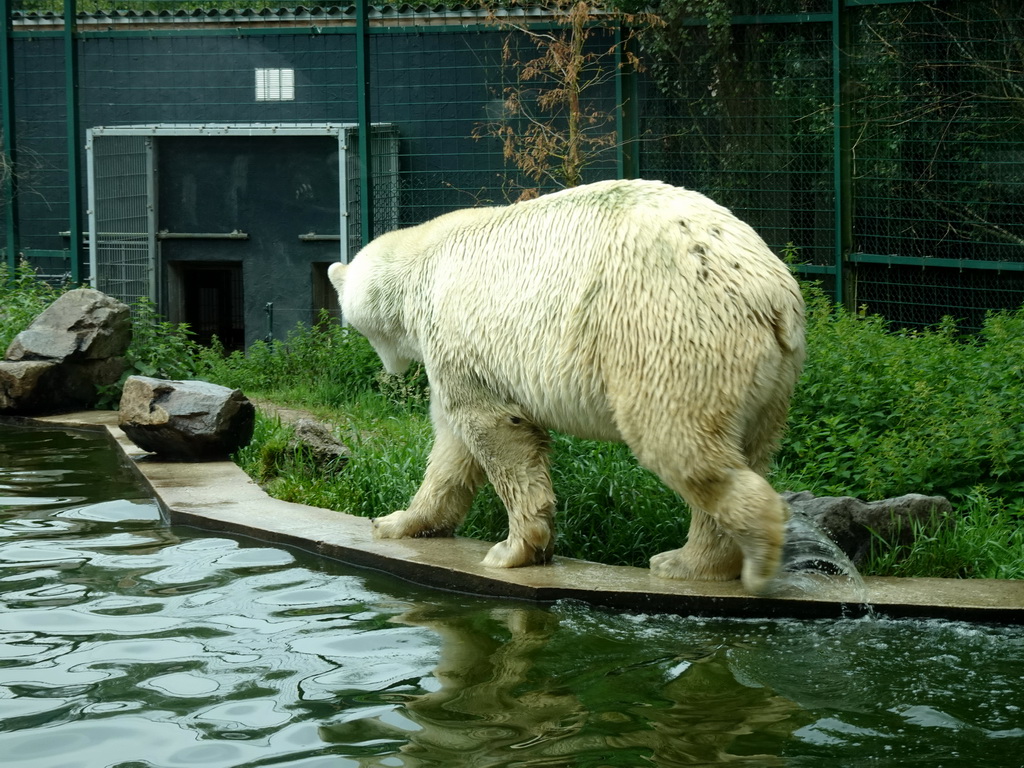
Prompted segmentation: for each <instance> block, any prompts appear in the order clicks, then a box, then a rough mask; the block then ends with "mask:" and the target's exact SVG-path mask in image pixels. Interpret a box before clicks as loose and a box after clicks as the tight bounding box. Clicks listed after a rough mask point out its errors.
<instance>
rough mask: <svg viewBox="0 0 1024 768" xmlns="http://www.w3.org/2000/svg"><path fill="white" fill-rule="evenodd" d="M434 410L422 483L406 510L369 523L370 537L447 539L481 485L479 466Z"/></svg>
mask: <svg viewBox="0 0 1024 768" xmlns="http://www.w3.org/2000/svg"><path fill="white" fill-rule="evenodd" d="M436 410H437V409H434V408H432V411H433V416H434V446H433V448H431V450H430V457H429V458H428V459H427V471H426V473H425V475H424V477H423V483H422V484H421V485H420V487H419V490H417V491H416V495H415V496H413V498H412V501H410V502H409V508H408V509H402V510H399V511H397V512H392V513H391V514H390V515H385V516H384V517H378V518H377V519H375V520H374V521H373V535H374V536H375V537H376V538H378V539H403V538H409V537H428V536H451V535H452V533H454V531H455V529H456V528H457V527H458V525H459V524H460V523H461V522H462V520H463V518H465V516H466V513H467V512H468V511H469V506H470V504H472V503H473V497H474V496H475V495H476V492H477V490H478V489H479V488H480V485H481V484H482V483H483V480H484V472H483V469H481V467H480V464H479V463H478V462H477V460H476V459H475V458H473V454H472V453H471V452H470V451H469V448H468V447H467V446H466V444H465V443H464V442H463V441H462V440H460V439H459V438H458V437H456V436H455V435H454V434H453V433H452V430H451V428H450V427H449V425H448V421H447V419H446V418H444V416H443V415H442V414H440V413H437V412H436Z"/></svg>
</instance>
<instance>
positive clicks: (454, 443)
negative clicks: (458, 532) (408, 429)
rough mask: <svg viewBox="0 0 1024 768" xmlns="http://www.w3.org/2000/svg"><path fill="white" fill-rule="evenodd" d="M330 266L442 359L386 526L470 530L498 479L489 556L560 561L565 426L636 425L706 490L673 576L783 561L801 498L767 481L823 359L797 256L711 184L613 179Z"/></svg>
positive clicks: (675, 477)
mask: <svg viewBox="0 0 1024 768" xmlns="http://www.w3.org/2000/svg"><path fill="white" fill-rule="evenodd" d="M328 274H329V276H330V279H331V282H332V283H333V285H334V287H335V288H336V289H337V291H338V294H339V297H340V302H341V308H342V313H343V316H344V317H345V319H346V320H347V322H349V323H350V324H351V325H352V326H354V327H355V328H356V329H357V330H359V331H360V332H361V333H363V334H364V335H365V336H366V337H367V338H368V339H369V341H370V343H371V344H372V345H373V347H374V349H376V351H377V353H378V354H379V355H380V358H381V360H382V362H383V364H384V366H385V368H386V369H387V370H388V371H389V372H392V373H400V372H402V371H404V370H406V369H407V367H408V366H409V364H410V362H411V361H413V360H417V361H421V362H422V363H423V365H424V368H425V370H426V374H427V379H428V381H429V384H430V398H431V419H432V421H433V426H434V432H435V436H434V444H433V447H432V449H431V452H430V456H429V460H428V464H427V470H426V474H425V477H424V479H423V483H422V485H421V486H420V488H419V490H418V491H417V492H416V494H415V495H414V496H413V498H412V500H411V501H410V503H409V505H408V508H407V509H404V510H400V511H397V512H394V513H392V514H389V515H387V516H385V517H381V518H378V519H376V520H375V521H374V531H375V535H376V536H377V537H379V538H401V537H409V536H450V535H452V534H453V532H454V530H455V529H456V527H457V526H458V525H459V524H460V523H461V522H462V520H463V518H464V517H465V515H466V513H467V511H468V509H469V506H470V504H471V502H472V500H473V497H474V496H475V494H476V492H477V490H478V488H479V487H480V486H481V484H482V483H483V482H484V481H485V480H488V481H490V482H491V484H492V485H493V486H494V489H495V491H496V492H497V494H498V496H499V497H500V498H501V500H502V502H503V503H504V505H505V508H506V510H507V512H508V526H509V531H508V538H507V539H506V540H505V541H502V542H500V543H498V544H495V545H494V546H493V547H492V548H491V549H490V551H489V552H488V554H487V556H486V557H485V558H484V561H483V564H484V565H485V566H492V567H500V568H509V567H517V566H526V565H532V564H539V563H545V562H547V561H548V560H550V559H551V556H552V551H553V546H554V538H555V530H554V515H555V497H554V493H553V491H552V488H551V480H550V477H549V472H548V445H549V436H548V434H549V433H548V430H558V431H561V432H565V433H569V434H572V435H576V436H578V437H583V438H590V439H598V440H617V441H624V442H625V443H626V444H627V445H628V446H629V447H630V449H631V450H632V451H633V453H634V454H635V455H636V458H637V459H638V460H639V462H640V463H641V464H642V465H643V466H645V467H647V468H648V469H650V470H651V471H653V472H654V473H656V474H657V475H658V476H659V477H660V478H661V480H662V481H663V482H664V483H665V484H666V485H668V486H669V487H670V488H672V489H673V490H675V491H676V492H677V493H679V494H680V495H681V496H682V497H683V498H684V499H685V500H686V501H687V502H688V503H689V505H690V507H691V510H692V519H691V523H690V529H689V534H688V536H687V541H686V544H685V545H684V546H683V547H682V548H681V549H675V550H671V551H669V552H663V553H661V554H659V555H655V556H654V557H653V558H652V559H651V570H652V572H653V573H654V574H655V575H656V576H660V577H665V578H670V579H697V580H728V579H735V578H737V577H740V576H742V579H743V584H744V586H745V588H746V589H747V590H749V591H750V592H753V593H758V592H761V591H763V590H764V589H765V587H766V585H767V584H768V582H769V581H770V580H771V579H772V578H773V576H774V575H775V573H776V571H777V569H778V566H779V562H780V558H781V549H782V543H783V535H784V527H785V521H786V518H787V515H788V511H787V508H786V506H785V504H784V502H783V501H782V499H781V498H780V497H779V495H778V494H777V493H776V492H775V491H774V490H773V489H772V487H771V486H770V485H769V484H768V482H767V481H766V480H765V479H764V475H765V472H766V470H767V468H768V462H769V458H770V456H771V453H772V451H773V450H774V449H775V447H776V445H777V441H778V438H779V436H780V434H781V431H782V429H783V426H784V423H785V420H786V414H787V410H788V406H789V399H790V396H791V394H792V392H793V388H794V386H795V384H796V381H797V378H798V376H799V373H800V370H801V367H802V364H803V358H804V304H803V299H802V296H801V292H800V288H799V285H798V284H797V282H796V280H795V279H794V278H793V276H792V275H791V274H790V272H789V270H788V269H787V267H786V266H785V265H784V264H783V263H782V262H781V261H780V260H779V259H778V258H777V257H776V256H775V255H774V254H773V253H772V252H771V250H770V249H769V248H768V246H767V245H765V243H764V241H763V240H762V239H761V238H760V237H759V236H758V235H757V234H756V233H755V232H754V230H753V229H752V228H751V227H749V226H748V225H747V224H745V223H743V222H742V221H740V220H739V219H738V218H736V216H734V215H733V214H732V213H731V212H730V211H728V210H727V209H726V208H723V207H722V206H720V205H717V204H716V203H714V202H712V201H711V200H709V199H708V198H707V197H704V196H703V195H701V194H699V193H697V192H692V191H689V190H685V189H681V188H677V187H673V186H670V185H668V184H664V183H661V182H654V181H640V180H633V181H605V182H598V183H596V184H588V185H585V186H581V187H575V188H572V189H565V190H561V191H559V192H555V193H552V194H549V195H545V196H543V197H539V198H536V199H533V200H529V201H524V202H519V203H515V204H513V205H509V206H505V207H494V208H471V209H467V210H460V211H456V212H453V213H449V214H446V215H443V216H440V217H438V218H436V219H434V220H432V221H428V222H426V223H425V224H420V225H418V226H413V227H409V228H407V229H401V230H396V231H394V232H389V233H387V234H385V235H382V236H380V237H378V238H376V239H375V240H373V241H372V242H371V243H370V244H369V245H367V246H366V247H365V248H363V249H362V250H361V251H360V252H359V253H358V254H357V255H356V256H355V257H354V258H353V260H352V261H351V263H350V264H348V265H345V264H341V263H336V264H332V265H331V267H330V270H329V273H328Z"/></svg>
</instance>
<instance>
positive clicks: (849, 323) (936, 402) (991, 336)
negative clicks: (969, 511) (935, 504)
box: [777, 293, 1024, 500]
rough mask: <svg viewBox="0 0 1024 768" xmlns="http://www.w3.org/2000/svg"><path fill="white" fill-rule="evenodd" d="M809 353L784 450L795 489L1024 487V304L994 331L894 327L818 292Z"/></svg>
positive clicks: (884, 491) (953, 492) (946, 491)
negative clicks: (970, 332) (841, 306)
mask: <svg viewBox="0 0 1024 768" xmlns="http://www.w3.org/2000/svg"><path fill="white" fill-rule="evenodd" d="M808 319H809V324H808V332H807V339H808V359H807V364H806V367H805V371H804V375H803V378H802V379H801V382H800V384H799V387H798V390H797V392H796V395H795V397H794V399H793V404H792V407H791V410H790V423H789V431H788V434H787V436H786V439H785V441H784V443H783V446H782V450H781V451H780V452H779V455H778V457H777V467H778V475H779V477H780V478H784V479H785V481H786V483H787V485H788V487H794V488H799V489H808V490H812V491H814V492H816V493H823V494H842V495H852V496H858V497H860V498H865V499H880V498H885V497H889V496H896V495H899V494H903V493H910V492H919V493H927V494H942V495H945V496H948V497H949V498H951V499H954V500H958V499H964V498H966V497H967V496H969V494H970V493H971V490H972V488H974V487H975V486H977V485H979V484H981V485H984V486H985V487H986V488H988V489H990V490H991V491H992V492H993V493H995V494H998V495H1014V494H1020V493H1021V492H1022V491H1024V448H1022V447H1021V446H1022V445H1024V442H1022V438H1024V369H1022V362H1021V361H1022V360H1024V311H1020V310H1018V311H1016V312H1006V313H998V314H992V315H990V316H989V317H988V319H987V321H986V324H985V328H984V330H983V331H982V333H981V334H980V335H978V336H976V337H973V336H961V335H959V334H958V333H957V330H956V327H955V324H954V323H953V322H952V321H946V322H943V323H942V324H940V325H939V326H938V327H936V328H933V329H929V330H925V331H897V332H892V331H889V330H888V329H887V328H886V325H885V322H884V321H883V320H882V319H881V318H879V317H872V316H868V315H865V314H863V313H860V314H851V313H848V312H845V311H843V310H841V309H839V308H836V307H833V306H831V305H830V304H829V302H828V301H827V300H826V299H825V298H824V297H823V296H821V295H820V293H818V294H813V293H812V297H811V302H810V306H809V314H808Z"/></svg>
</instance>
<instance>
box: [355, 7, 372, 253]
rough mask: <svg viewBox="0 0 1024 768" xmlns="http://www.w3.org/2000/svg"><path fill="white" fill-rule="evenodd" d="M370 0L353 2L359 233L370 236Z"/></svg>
mask: <svg viewBox="0 0 1024 768" xmlns="http://www.w3.org/2000/svg"><path fill="white" fill-rule="evenodd" d="M368 13H369V0H359V2H358V4H357V5H356V111H357V116H358V121H359V166H360V169H361V172H360V174H359V235H360V240H361V241H362V245H366V244H367V243H368V242H370V241H371V240H372V239H373V235H374V231H373V230H374V226H373V158H372V157H370V131H371V130H372V128H371V124H370V22H369V19H368V18H367V16H368Z"/></svg>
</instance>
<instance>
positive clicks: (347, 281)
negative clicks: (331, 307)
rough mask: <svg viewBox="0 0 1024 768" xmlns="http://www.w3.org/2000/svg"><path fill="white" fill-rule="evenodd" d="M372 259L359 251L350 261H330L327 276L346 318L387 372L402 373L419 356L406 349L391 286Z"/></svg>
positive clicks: (384, 272)
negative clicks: (370, 347) (369, 346)
mask: <svg viewBox="0 0 1024 768" xmlns="http://www.w3.org/2000/svg"><path fill="white" fill-rule="evenodd" d="M375 261H376V260H375V259H374V258H373V257H372V256H371V255H370V254H365V253H364V252H360V254H358V255H357V258H355V259H354V260H353V261H352V263H351V264H342V263H341V262H336V263H334V264H332V265H331V266H330V268H329V269H328V270H327V277H328V279H329V280H330V281H331V285H333V286H334V290H336V291H337V292H338V300H339V302H340V304H341V313H342V316H343V317H344V318H345V321H346V322H348V323H349V324H350V325H352V326H353V327H354V328H355V329H356V330H358V331H359V332H360V333H362V334H363V335H364V336H365V337H366V338H367V339H368V340H369V342H370V344H371V345H372V346H373V349H374V351H375V352H376V353H377V355H378V357H380V360H381V362H382V363H383V364H384V369H385V370H386V371H387V372H388V373H393V374H396V373H397V374H401V373H405V372H406V370H408V368H409V366H410V365H411V364H412V360H413V359H414V358H416V359H418V355H417V354H416V352H415V350H411V349H409V348H408V347H409V341H408V334H406V332H405V331H404V329H403V328H402V325H401V320H400V318H399V316H398V311H397V306H395V304H396V303H395V301H394V300H393V299H394V292H395V291H394V286H391V287H389V286H388V279H387V275H386V271H385V270H383V269H381V268H379V265H377V264H376V263H375Z"/></svg>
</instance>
